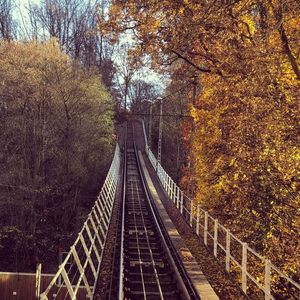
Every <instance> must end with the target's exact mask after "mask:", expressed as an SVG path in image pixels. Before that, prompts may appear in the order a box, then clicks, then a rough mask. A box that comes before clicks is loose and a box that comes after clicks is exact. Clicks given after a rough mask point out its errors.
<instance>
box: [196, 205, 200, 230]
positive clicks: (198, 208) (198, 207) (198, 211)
mask: <svg viewBox="0 0 300 300" xmlns="http://www.w3.org/2000/svg"><path fill="white" fill-rule="evenodd" d="M199 225H200V205H197V225H196V234H197V235H199Z"/></svg>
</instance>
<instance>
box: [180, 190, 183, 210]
mask: <svg viewBox="0 0 300 300" xmlns="http://www.w3.org/2000/svg"><path fill="white" fill-rule="evenodd" d="M180 213H181V214H183V191H181V197H180Z"/></svg>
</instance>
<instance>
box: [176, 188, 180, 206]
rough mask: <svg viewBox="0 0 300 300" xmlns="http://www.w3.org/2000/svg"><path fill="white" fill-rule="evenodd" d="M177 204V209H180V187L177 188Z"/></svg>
mask: <svg viewBox="0 0 300 300" xmlns="http://www.w3.org/2000/svg"><path fill="white" fill-rule="evenodd" d="M176 198H177V203H176V207H177V208H179V199H180V188H179V186H177V196H176Z"/></svg>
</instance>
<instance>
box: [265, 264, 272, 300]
mask: <svg viewBox="0 0 300 300" xmlns="http://www.w3.org/2000/svg"><path fill="white" fill-rule="evenodd" d="M265 264H266V265H265V290H264V292H265V300H270V299H271V262H270V261H269V260H268V259H266V262H265Z"/></svg>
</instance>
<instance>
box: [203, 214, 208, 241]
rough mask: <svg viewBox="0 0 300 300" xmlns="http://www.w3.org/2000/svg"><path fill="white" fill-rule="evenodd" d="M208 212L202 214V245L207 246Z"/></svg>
mask: <svg viewBox="0 0 300 300" xmlns="http://www.w3.org/2000/svg"><path fill="white" fill-rule="evenodd" d="M207 231H208V212H207V211H206V212H205V213H204V235H203V236H204V245H205V246H207Z"/></svg>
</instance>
